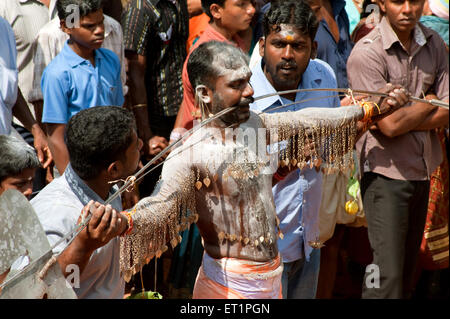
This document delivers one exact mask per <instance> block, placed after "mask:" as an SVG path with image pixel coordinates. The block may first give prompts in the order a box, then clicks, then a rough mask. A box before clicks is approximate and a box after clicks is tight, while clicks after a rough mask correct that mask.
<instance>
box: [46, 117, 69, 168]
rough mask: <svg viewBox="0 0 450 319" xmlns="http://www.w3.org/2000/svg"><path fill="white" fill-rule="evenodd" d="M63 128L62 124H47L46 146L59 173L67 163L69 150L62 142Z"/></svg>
mask: <svg viewBox="0 0 450 319" xmlns="http://www.w3.org/2000/svg"><path fill="white" fill-rule="evenodd" d="M64 130H65V125H64V124H47V137H48V146H49V148H50V152H51V153H52V155H53V160H54V162H55V165H56V168H57V169H58V171H59V173H60V174H61V175H62V174H63V173H64V171H65V169H66V167H67V164H69V151H68V150H67V146H66V143H65V142H64Z"/></svg>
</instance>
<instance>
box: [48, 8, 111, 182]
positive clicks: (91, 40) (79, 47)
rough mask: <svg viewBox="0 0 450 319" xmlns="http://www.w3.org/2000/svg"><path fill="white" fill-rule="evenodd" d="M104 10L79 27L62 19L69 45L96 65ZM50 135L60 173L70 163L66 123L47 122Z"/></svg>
mask: <svg viewBox="0 0 450 319" xmlns="http://www.w3.org/2000/svg"><path fill="white" fill-rule="evenodd" d="M103 20H104V17H103V10H102V9H100V10H98V11H95V12H92V13H90V14H88V15H86V16H84V17H81V18H80V25H79V27H74V28H69V27H68V26H66V22H65V21H64V20H61V22H60V23H61V29H62V30H63V31H64V32H65V33H67V34H68V35H69V36H70V39H69V46H70V47H71V49H72V50H73V51H74V52H75V53H76V54H77V55H79V56H80V57H82V58H83V59H86V60H89V61H90V62H91V64H92V65H95V57H94V54H95V50H97V49H99V48H100V47H101V46H102V44H103V40H104V37H105V27H104V24H103ZM45 124H46V130H47V137H48V145H49V147H50V151H51V153H52V155H53V158H54V161H55V165H56V168H57V169H58V171H59V173H60V174H63V173H64V170H65V169H66V167H67V164H68V163H69V152H68V151H67V146H66V143H65V142H64V131H65V128H66V125H65V124H54V123H45Z"/></svg>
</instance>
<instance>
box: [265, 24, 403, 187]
mask: <svg viewBox="0 0 450 319" xmlns="http://www.w3.org/2000/svg"><path fill="white" fill-rule="evenodd" d="M259 46H260V55H261V57H263V58H264V61H265V66H264V74H265V75H266V78H267V80H268V81H269V82H270V84H272V86H273V87H274V89H275V90H277V91H285V90H294V89H297V88H298V86H299V84H300V82H301V80H302V75H303V73H304V72H305V70H306V68H307V67H308V65H309V61H310V59H314V58H315V55H316V50H317V43H316V42H315V41H314V40H313V39H311V38H310V36H309V35H307V34H303V33H302V32H301V31H300V30H298V29H297V28H295V26H294V25H285V24H282V25H280V26H279V30H277V29H274V30H273V31H272V32H270V33H269V34H268V35H267V36H266V37H265V38H261V39H260V40H259ZM394 89H395V88H394V87H391V86H389V87H388V86H387V87H386V88H383V89H382V90H380V91H382V92H386V93H388V92H390V91H393V90H394ZM392 94H395V96H393V98H392V99H380V98H377V101H376V102H377V104H378V105H379V107H380V111H381V113H382V114H383V116H386V115H388V114H389V113H392V111H393V110H394V109H396V108H398V107H400V106H401V105H404V104H405V103H407V101H408V97H407V95H406V93H405V92H400V91H398V92H397V93H392ZM295 96H296V93H292V94H289V95H285V97H286V98H288V99H290V100H292V101H294V100H295ZM363 98H367V97H363V96H360V97H358V98H357V99H358V100H362V99H363ZM352 102H353V100H352V99H350V98H346V99H344V100H343V101H342V102H341V104H343V105H345V104H347V105H350V104H351V103H352ZM372 120H373V121H374V122H375V121H377V120H379V118H378V119H377V118H373V119H372ZM358 129H359V130H358V132H359V134H358V138H359V137H360V136H361V135H362V133H363V132H364V131H365V129H367V127H366V126H365V125H364V124H363V123H359V126H358ZM313 147H314V145H308V149H309V148H313ZM295 169H296V168H295V167H292V166H288V167H284V168H282V167H280V168H279V169H278V171H277V173H278V174H279V175H281V176H286V175H287V174H288V173H289V172H290V171H292V170H295ZM277 182H278V180H277V179H275V178H274V179H273V184H276V183H277Z"/></svg>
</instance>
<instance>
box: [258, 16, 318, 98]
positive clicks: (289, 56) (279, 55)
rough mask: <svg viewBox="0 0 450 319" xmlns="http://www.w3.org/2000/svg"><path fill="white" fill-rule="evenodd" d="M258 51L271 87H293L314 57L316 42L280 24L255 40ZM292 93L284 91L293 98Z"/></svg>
mask: <svg viewBox="0 0 450 319" xmlns="http://www.w3.org/2000/svg"><path fill="white" fill-rule="evenodd" d="M259 47H260V49H259V50H260V51H259V53H260V55H261V56H262V57H263V58H264V61H265V63H266V64H265V66H264V74H265V75H266V78H267V80H268V81H269V82H270V84H272V86H273V87H274V89H275V90H277V91H285V90H293V89H297V88H298V86H299V84H300V82H301V80H302V75H303V73H304V72H305V70H306V68H307V67H308V65H309V61H310V59H312V58H314V56H315V52H316V50H317V43H316V42H315V41H313V39H311V38H310V37H309V35H305V34H303V33H302V32H301V31H300V30H298V29H296V28H295V26H293V25H285V24H282V25H280V31H279V32H276V31H272V32H270V33H269V34H268V35H267V37H266V38H261V39H260V40H259ZM295 95H296V93H293V94H289V95H286V96H285V97H286V98H288V99H290V100H292V101H293V100H295Z"/></svg>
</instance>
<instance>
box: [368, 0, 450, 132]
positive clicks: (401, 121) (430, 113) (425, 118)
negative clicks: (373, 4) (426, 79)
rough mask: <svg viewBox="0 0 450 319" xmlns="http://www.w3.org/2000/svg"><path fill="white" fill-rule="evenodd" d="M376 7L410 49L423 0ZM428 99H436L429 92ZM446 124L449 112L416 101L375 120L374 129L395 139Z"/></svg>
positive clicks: (384, 0) (384, 1) (394, 0)
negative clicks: (375, 125) (375, 126)
mask: <svg viewBox="0 0 450 319" xmlns="http://www.w3.org/2000/svg"><path fill="white" fill-rule="evenodd" d="M378 4H379V5H380V8H381V10H382V11H383V13H385V15H386V18H387V20H388V22H389V24H390V25H391V26H392V29H393V30H394V32H395V33H396V34H397V36H398V38H399V40H400V41H401V42H402V44H403V46H404V47H405V48H406V49H407V50H409V48H410V45H411V41H412V38H413V32H414V28H415V25H416V24H417V22H418V20H419V19H420V17H421V15H422V10H423V6H424V0H379V1H378ZM427 98H429V99H431V98H436V99H437V97H436V96H434V95H433V94H432V93H429V94H428V95H427ZM448 123H449V113H448V109H444V108H440V107H437V106H433V105H431V104H428V103H422V102H418V103H413V104H411V105H410V106H409V107H407V108H400V109H398V110H396V111H395V112H393V113H392V114H391V115H389V116H387V117H385V118H384V119H382V120H380V121H378V122H377V127H378V129H380V131H381V132H382V133H383V134H384V135H386V136H388V137H396V136H399V135H402V134H405V133H408V132H410V131H423V130H432V129H435V128H438V127H443V126H448Z"/></svg>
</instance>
